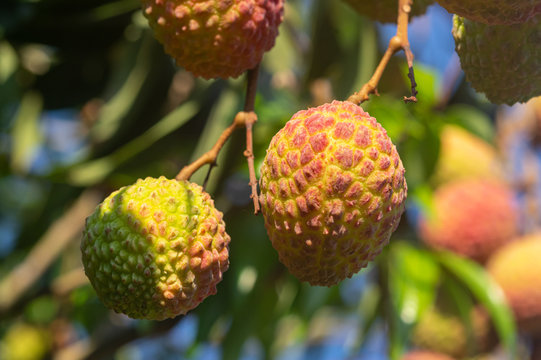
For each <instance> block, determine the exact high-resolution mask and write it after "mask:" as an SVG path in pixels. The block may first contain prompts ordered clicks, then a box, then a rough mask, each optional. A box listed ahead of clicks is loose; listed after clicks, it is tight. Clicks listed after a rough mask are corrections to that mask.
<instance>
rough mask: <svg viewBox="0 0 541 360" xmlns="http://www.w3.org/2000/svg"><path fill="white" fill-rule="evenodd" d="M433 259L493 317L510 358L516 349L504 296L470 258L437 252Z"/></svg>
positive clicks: (514, 332)
mask: <svg viewBox="0 0 541 360" xmlns="http://www.w3.org/2000/svg"><path fill="white" fill-rule="evenodd" d="M436 258H437V259H438V260H439V261H440V262H441V264H442V265H443V266H444V267H445V268H446V269H447V270H448V271H449V272H450V273H452V274H453V275H455V276H456V277H457V278H458V279H459V281H461V282H462V283H463V284H464V285H465V286H466V287H467V288H468V289H469V290H470V291H471V292H472V293H473V295H474V296H475V297H476V298H477V299H478V300H479V302H480V303H481V304H482V305H483V306H484V307H485V309H487V311H488V312H489V313H490V316H491V317H492V321H493V322H494V326H495V328H496V331H497V332H498V335H499V337H500V340H501V341H502V343H503V344H504V346H505V347H506V349H507V351H508V353H509V355H510V358H514V354H516V349H517V336H516V327H515V322H514V318H513V314H512V312H511V310H510V308H509V306H508V305H507V302H506V299H505V295H504V294H503V292H502V290H501V289H500V287H499V286H498V285H497V284H496V283H495V282H494V280H492V278H491V277H490V275H489V274H488V273H487V272H486V271H485V269H484V268H483V267H481V266H480V265H478V264H477V263H474V262H473V261H471V260H468V259H464V258H462V257H460V256H457V255H455V254H453V253H450V252H439V253H437V255H436Z"/></svg>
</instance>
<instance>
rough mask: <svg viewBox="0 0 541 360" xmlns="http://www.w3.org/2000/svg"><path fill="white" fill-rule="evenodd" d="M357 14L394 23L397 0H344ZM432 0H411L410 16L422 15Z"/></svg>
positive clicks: (396, 15)
mask: <svg viewBox="0 0 541 360" xmlns="http://www.w3.org/2000/svg"><path fill="white" fill-rule="evenodd" d="M344 1H345V2H346V3H348V4H349V5H350V6H351V7H352V8H353V9H354V10H355V11H357V12H358V13H359V14H361V15H364V16H366V17H368V18H370V19H372V20H375V21H379V22H383V23H390V22H394V23H396V19H397V17H398V1H396V0H344ZM433 2H434V0H416V1H414V2H413V6H412V9H411V13H410V15H411V16H418V15H423V14H424V13H425V12H426V8H427V7H428V6H429V5H430V4H432V3H433Z"/></svg>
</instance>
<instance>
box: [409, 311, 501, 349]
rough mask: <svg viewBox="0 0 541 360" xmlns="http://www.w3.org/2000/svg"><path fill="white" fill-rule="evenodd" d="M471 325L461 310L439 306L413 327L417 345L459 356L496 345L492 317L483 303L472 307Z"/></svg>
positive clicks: (427, 312) (424, 315) (414, 342)
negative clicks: (459, 312)
mask: <svg viewBox="0 0 541 360" xmlns="http://www.w3.org/2000/svg"><path fill="white" fill-rule="evenodd" d="M470 322H471V324H470V325H471V329H470V330H468V327H467V325H466V323H465V322H464V320H463V319H461V318H460V316H459V315H458V314H455V313H452V312H444V311H442V310H441V309H440V308H439V307H435V308H432V309H430V310H428V311H426V312H425V313H424V314H423V316H422V317H421V319H420V320H419V322H418V323H417V324H416V326H415V328H414V329H413V337H412V342H413V344H414V345H415V347H417V348H420V349H423V350H427V351H434V352H437V353H441V354H446V355H448V356H452V357H456V358H460V359H461V358H464V357H465V356H473V355H478V354H481V353H483V352H486V351H488V350H490V348H492V347H494V345H495V336H493V332H492V325H491V321H490V317H489V315H488V313H487V312H486V311H484V310H483V309H482V308H480V307H475V308H473V310H472V312H471V316H470Z"/></svg>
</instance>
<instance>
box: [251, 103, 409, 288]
mask: <svg viewBox="0 0 541 360" xmlns="http://www.w3.org/2000/svg"><path fill="white" fill-rule="evenodd" d="M404 172H405V171H404V167H403V166H402V161H401V160H400V157H399V155H398V152H397V151H396V148H395V146H394V145H393V143H392V142H391V139H390V138H389V136H388V135H387V132H386V131H385V129H383V127H382V126H381V125H380V124H379V123H378V122H377V121H376V119H375V118H373V117H371V116H370V115H369V114H368V113H366V112H364V111H363V109H362V108H360V107H359V106H357V105H355V104H353V103H351V102H347V101H346V102H340V101H333V102H332V103H327V104H324V105H321V106H319V107H316V108H310V109H308V110H302V111H299V112H297V113H296V114H295V115H293V117H292V118H291V120H289V121H288V122H287V124H286V125H285V127H284V128H282V129H281V130H280V131H279V132H278V133H277V134H276V135H275V136H274V137H273V139H272V141H271V143H270V146H269V148H268V149H267V155H266V157H265V160H264V162H263V165H262V167H261V179H260V188H261V197H260V199H261V207H262V209H261V210H262V213H263V216H264V218H265V226H266V228H267V232H268V234H269V238H270V240H271V242H272V245H273V246H274V248H275V249H276V251H277V252H278V255H279V258H280V260H281V261H282V263H284V265H285V266H286V267H287V268H288V269H289V271H290V272H291V273H292V274H293V275H295V276H296V277H298V278H299V279H300V280H301V281H307V282H309V283H310V284H312V285H325V286H331V285H334V284H336V283H338V282H339V281H341V280H343V279H345V278H346V277H351V276H352V275H353V274H355V273H357V272H358V271H359V270H360V269H361V268H363V267H365V266H366V265H367V264H368V262H369V261H370V260H372V259H373V258H374V257H375V256H376V255H377V254H379V253H380V252H381V250H382V248H383V247H384V246H385V245H386V244H387V243H388V242H389V238H390V236H391V234H392V233H393V232H394V231H395V230H396V228H397V226H398V223H399V221H400V217H401V215H402V212H403V211H404V200H405V198H406V193H407V185H406V180H405V178H404Z"/></svg>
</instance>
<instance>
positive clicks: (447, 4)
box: [436, 0, 541, 25]
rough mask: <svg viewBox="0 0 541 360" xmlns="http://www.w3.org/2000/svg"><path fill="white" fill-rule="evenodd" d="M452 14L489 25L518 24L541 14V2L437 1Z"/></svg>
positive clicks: (505, 0)
mask: <svg viewBox="0 0 541 360" xmlns="http://www.w3.org/2000/svg"><path fill="white" fill-rule="evenodd" d="M436 1H437V2H438V3H439V4H440V5H441V6H442V7H444V8H445V9H446V10H447V11H449V12H450V13H452V14H457V15H459V16H463V17H465V18H466V19H468V20H471V21H476V22H480V23H483V24H489V25H498V24H516V23H522V22H525V21H528V20H529V19H531V18H532V17H533V16H535V15H536V14H540V13H541V0H436Z"/></svg>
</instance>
